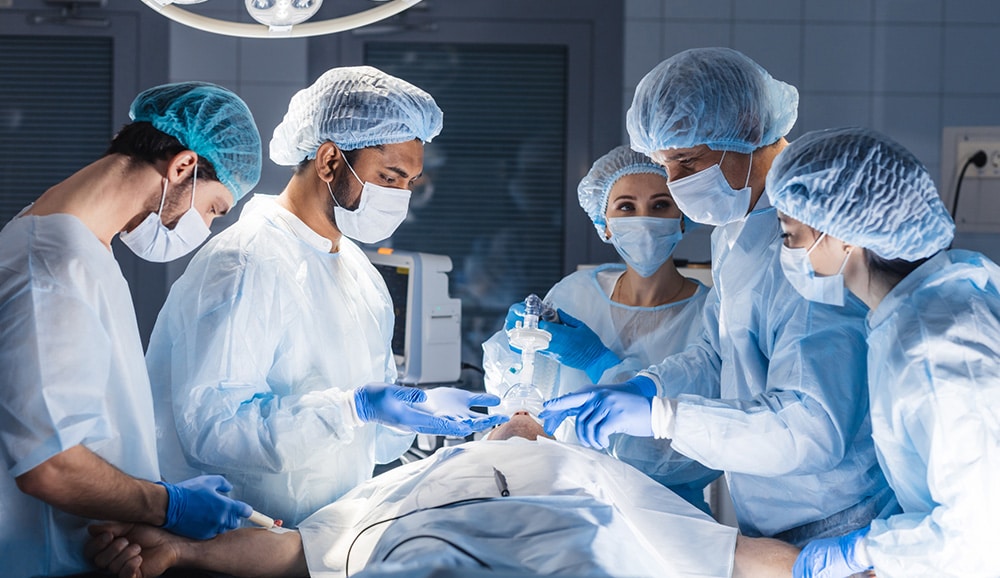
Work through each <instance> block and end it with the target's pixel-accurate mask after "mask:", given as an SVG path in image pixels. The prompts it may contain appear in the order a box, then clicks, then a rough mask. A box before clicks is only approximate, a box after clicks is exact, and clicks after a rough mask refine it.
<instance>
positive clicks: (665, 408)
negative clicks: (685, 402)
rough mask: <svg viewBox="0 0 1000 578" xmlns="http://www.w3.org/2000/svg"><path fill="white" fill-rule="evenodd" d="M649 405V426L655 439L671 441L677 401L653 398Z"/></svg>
mask: <svg viewBox="0 0 1000 578" xmlns="http://www.w3.org/2000/svg"><path fill="white" fill-rule="evenodd" d="M651 401H652V403H651V408H650V409H651V414H650V421H651V423H650V425H651V426H652V429H653V437H655V438H656V439H673V437H674V417H675V416H676V414H677V400H675V399H669V398H666V397H654V398H653V399H652V400H651Z"/></svg>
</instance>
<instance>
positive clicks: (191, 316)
mask: <svg viewBox="0 0 1000 578" xmlns="http://www.w3.org/2000/svg"><path fill="white" fill-rule="evenodd" d="M330 247H331V244H330V241H329V240H327V239H326V238H324V237H322V236H320V235H319V234H317V233H315V232H314V231H312V230H311V229H310V228H309V227H307V226H306V225H305V223H303V222H302V221H301V220H299V219H298V218H297V217H295V215H293V214H292V213H290V212H289V211H287V210H285V209H284V208H282V207H281V206H280V205H278V204H277V202H276V201H275V198H274V197H270V196H263V195H257V196H255V197H254V198H253V199H252V200H251V201H250V202H249V203H247V205H246V206H245V207H244V209H243V213H242V215H241V216H240V219H239V221H238V222H237V223H236V224H234V225H233V226H231V227H230V228H229V229H227V230H226V231H224V232H222V233H221V234H219V235H218V236H217V237H215V238H214V239H212V240H211V241H210V242H209V243H208V244H207V245H205V247H204V248H202V249H201V250H200V251H199V252H198V254H197V255H196V256H195V258H194V259H193V260H192V261H191V263H190V264H189V265H188V268H187V270H186V271H185V273H184V274H183V275H182V276H181V277H180V279H178V280H177V282H176V283H175V284H174V286H173V287H172V288H171V290H170V295H169V296H168V297H167V301H166V304H165V305H164V307H163V310H162V311H161V312H160V316H159V318H158V319H157V321H156V326H155V328H154V329H153V334H152V336H151V338H150V343H149V349H148V351H147V354H146V357H147V365H148V367H149V375H150V380H151V381H152V383H153V395H154V400H155V402H156V428H157V438H158V443H159V451H160V466H161V468H162V470H163V475H164V477H165V478H166V479H168V480H170V481H174V480H177V479H184V478H188V477H191V476H192V475H195V474H198V473H202V472H205V473H219V474H223V475H225V476H226V477H227V478H228V479H229V481H230V482H232V484H233V488H234V489H233V492H232V495H233V497H236V498H238V499H241V500H244V501H246V502H247V503H249V504H250V505H251V506H253V507H254V508H255V509H256V510H258V511H260V512H262V513H264V514H267V515H269V516H271V517H273V518H280V519H282V520H283V521H284V522H285V523H286V524H288V525H295V524H297V523H298V522H299V521H301V520H302V519H303V518H305V517H306V516H307V515H309V514H311V513H312V512H314V511H315V510H316V509H318V508H319V507H321V506H324V505H326V504H328V503H330V502H331V501H333V500H335V499H336V498H337V497H339V496H340V495H341V494H343V493H344V492H346V491H348V490H350V489H351V488H353V487H354V486H355V485H357V484H359V483H361V482H363V481H365V480H367V479H368V478H370V477H371V475H372V470H373V468H374V465H375V463H376V462H388V461H392V460H394V459H396V458H397V457H399V456H400V455H401V454H402V453H403V452H404V451H406V449H407V448H408V447H409V445H410V443H411V441H412V435H401V434H397V433H393V432H392V431H391V430H388V429H387V428H384V427H382V426H378V425H375V424H359V423H357V421H356V416H355V415H354V411H353V409H352V406H351V403H350V399H351V398H352V397H353V390H354V389H355V388H357V387H360V386H363V385H365V384H366V383H369V382H392V381H394V380H395V378H396V366H395V361H394V359H393V356H392V350H391V346H390V340H391V339H392V329H393V309H392V302H391V300H390V297H389V293H388V290H387V289H386V287H385V282H384V281H383V280H382V277H381V276H380V275H379V273H378V272H377V271H376V270H375V268H374V267H373V266H372V265H371V263H370V262H369V261H368V259H367V257H365V255H364V253H363V252H362V251H361V249H360V248H358V246H357V245H355V244H354V243H352V242H351V241H350V240H348V239H346V238H344V239H341V241H340V250H339V252H336V253H330V252H329V249H330Z"/></svg>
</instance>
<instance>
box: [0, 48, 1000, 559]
mask: <svg viewBox="0 0 1000 578" xmlns="http://www.w3.org/2000/svg"><path fill="white" fill-rule="evenodd" d="M797 107H798V93H797V91H796V90H795V88H794V87H792V86H790V85H787V84H785V83H782V82H780V81H778V80H776V79H774V78H773V77H771V75H770V74H768V73H767V71H765V70H764V69H763V68H761V67H760V66H759V65H757V64H756V63H755V62H753V61H752V60H750V59H749V58H747V57H746V56H744V55H742V54H740V53H739V52H736V51H734V50H730V49H722V48H709V49H694V50H688V51H685V52H682V53H680V54H677V55H675V56H673V57H671V58H669V59H667V60H666V61H664V62H663V63H661V64H660V65H659V66H657V67H656V68H654V69H653V70H652V71H651V72H650V73H649V74H647V75H646V77H645V78H644V79H643V80H642V81H641V82H640V84H639V86H638V87H637V89H636V93H635V96H634V100H633V102H632V106H631V108H630V109H629V111H628V116H627V128H628V132H629V136H630V141H631V142H630V145H631V147H630V148H631V149H632V150H628V149H627V148H624V147H619V148H617V149H615V150H613V151H611V152H610V153H608V154H607V155H605V156H604V157H602V158H601V159H599V160H598V161H597V162H595V164H594V167H593V168H592V169H591V171H590V173H588V175H587V177H586V178H585V179H584V180H583V182H581V184H580V187H579V189H578V192H579V199H580V204H581V206H582V207H583V208H584V209H585V210H586V211H587V213H588V215H589V216H590V218H591V219H592V221H593V222H594V225H595V228H596V229H597V232H598V234H599V235H600V236H601V238H602V240H604V241H605V242H609V243H611V244H612V245H613V246H614V247H615V249H616V250H617V251H618V253H619V255H620V256H621V257H622V259H623V261H624V262H625V264H624V266H620V265H608V266H603V267H599V268H597V269H596V270H592V271H585V272H580V273H575V274H573V275H570V276H569V277H567V278H566V279H564V280H563V281H561V282H560V283H559V284H557V285H556V286H555V287H553V288H552V290H551V291H550V293H549V294H548V295H547V297H546V299H547V300H549V301H550V302H551V303H553V304H554V305H555V306H556V307H558V308H559V312H558V313H559V319H558V320H554V321H542V322H541V323H540V326H541V327H542V328H543V329H546V330H547V331H549V332H550V333H551V334H552V342H551V343H550V346H549V350H548V351H547V352H543V354H542V358H543V359H544V360H545V361H543V362H542V363H545V364H548V365H549V369H548V371H547V372H546V371H541V372H539V373H538V375H539V376H546V375H547V376H548V377H546V378H544V379H543V378H541V377H540V380H539V384H538V385H539V386H540V387H541V388H543V389H545V393H546V397H548V398H550V399H549V401H547V402H546V404H545V409H544V410H543V411H542V412H541V413H540V414H539V415H538V418H539V419H541V420H543V423H544V425H545V429H546V430H547V431H548V432H550V433H557V435H558V436H559V437H560V439H564V440H568V441H576V442H577V443H582V444H584V445H588V446H591V447H594V448H599V449H606V450H607V451H608V452H609V453H611V455H614V456H616V457H618V458H620V459H622V460H623V461H626V462H628V463H630V464H632V465H634V466H636V467H637V468H638V469H640V470H641V471H643V472H644V473H647V474H648V475H650V476H651V477H652V478H653V479H655V480H656V481H658V482H660V483H661V484H663V485H665V486H667V487H670V488H672V489H674V490H675V491H678V493H680V494H681V495H682V496H684V497H685V498H686V499H688V500H689V501H692V502H693V503H696V504H698V502H699V501H700V498H699V496H698V494H699V493H700V491H701V489H702V488H703V487H704V485H705V484H707V483H708V482H709V481H711V479H712V478H713V477H714V476H715V475H717V472H718V471H721V472H724V475H725V479H726V483H727V485H728V487H729V490H730V493H731V495H732V497H733V501H734V506H735V508H736V513H737V518H738V522H739V525H740V531H741V532H742V533H743V534H744V535H747V536H765V537H774V538H778V539H781V540H784V541H787V542H790V543H792V544H795V545H796V546H799V547H804V549H803V550H802V552H801V554H800V555H799V558H798V560H797V561H796V563H795V567H794V569H793V574H794V575H795V576H824V577H837V576H847V575H850V574H853V573H856V572H862V571H865V570H868V569H871V568H874V570H875V572H876V573H877V575H879V576H882V575H885V576H915V575H929V574H934V575H941V574H945V575H948V574H962V575H972V576H997V575H1000V559H998V557H997V554H996V553H995V549H994V548H991V546H992V544H991V543H990V542H991V541H990V540H989V536H990V535H991V533H990V532H989V528H990V526H989V524H990V523H991V522H993V521H994V520H996V519H997V518H998V515H1000V497H997V496H996V495H995V494H996V493H995V492H993V491H991V490H992V489H993V487H994V486H995V485H996V482H995V480H992V479H991V475H992V474H993V473H994V472H995V471H996V466H997V463H998V460H1000V410H998V409H997V408H998V407H1000V384H997V383H996V382H995V381H989V380H990V378H993V379H994V380H995V377H996V376H997V375H998V373H1000V372H998V371H997V370H998V365H1000V364H998V357H997V352H996V351H994V350H993V344H995V343H997V342H998V341H1000V340H998V339H997V338H998V337H1000V331H998V329H1000V294H998V288H997V280H998V277H997V275H998V273H1000V271H998V269H997V267H996V265H995V264H993V263H992V262H991V261H989V259H987V258H986V257H984V256H982V255H979V254H976V253H971V252H967V251H947V250H946V249H947V248H948V247H949V245H950V243H951V240H952V237H953V230H954V225H953V223H952V221H951V219H950V217H949V215H948V213H947V211H946V210H945V209H944V207H943V205H942V203H941V201H940V199H939V197H938V195H937V192H936V190H935V188H934V186H933V184H932V183H931V181H930V178H929V177H928V175H927V173H926V171H925V170H924V169H923V167H922V165H920V163H919V162H918V161H917V160H916V159H915V158H914V157H913V156H912V155H911V154H910V153H908V152H907V151H906V150H905V149H903V148H902V147H900V146H899V145H898V144H896V143H894V142H892V141H890V140H889V139H887V138H886V137H884V136H881V135H878V134H877V133H873V132H871V131H868V130H863V129H843V130H834V131H824V132H817V133H809V134H807V135H805V136H803V137H801V138H800V139H798V140H796V141H794V142H792V143H788V142H787V141H786V139H785V136H786V135H787V134H788V132H789V131H790V130H791V128H792V126H793V124H794V123H795V120H796V116H797ZM130 116H131V118H132V119H133V121H134V122H133V123H131V124H129V125H127V126H126V127H125V128H123V129H122V130H121V131H120V132H119V134H118V135H116V137H115V139H114V141H113V142H112V145H111V147H110V148H109V150H108V152H107V153H106V155H105V156H104V157H102V158H101V159H99V160H98V161H95V162H94V163H92V164H91V165H88V166H87V167H85V168H83V169H81V170H80V171H79V172H78V173H76V174H74V175H72V176H71V177H70V178H68V179H67V180H66V181H63V182H61V183H59V184H57V185H55V186H54V187H52V188H51V189H49V190H48V191H46V192H45V193H44V194H43V195H42V196H41V197H39V199H38V200H37V201H36V202H35V203H34V204H32V205H31V206H29V207H28V208H26V209H25V210H24V211H23V212H22V213H21V214H20V215H19V216H18V217H17V218H15V219H14V220H12V221H11V222H10V223H9V224H8V225H7V226H6V227H5V228H4V229H3V231H2V232H0V272H2V277H0V359H2V360H3V361H2V365H0V392H2V393H0V415H2V416H3V419H2V422H0V448H2V452H3V456H4V459H5V461H6V464H7V468H8V472H9V475H6V476H3V478H2V481H0V504H2V512H3V513H4V515H5V518H6V520H5V522H6V523H5V526H4V529H3V530H0V537H2V549H3V552H2V554H3V556H2V557H3V558H4V560H5V561H12V562H10V563H11V564H12V568H13V569H12V570H11V571H12V572H13V575H15V576H21V575H23V576H31V575H58V574H66V573H71V572H79V571H82V570H85V569H86V568H87V567H88V563H87V561H86V560H84V559H83V549H82V543H83V541H84V540H85V539H86V526H87V525H88V524H89V523H90V522H91V521H92V520H95V519H98V520H100V519H109V520H121V521H135V522H144V523H147V524H152V525H159V526H163V527H164V528H166V529H168V530H170V531H173V532H176V533H179V534H182V535H185V536H189V537H196V538H209V537H211V536H214V535H215V534H217V533H220V532H224V531H226V530H228V529H231V528H233V527H235V526H237V525H239V524H240V523H241V521H242V518H246V517H248V516H249V515H250V513H251V505H252V506H253V507H256V508H258V509H261V510H265V509H268V510H270V511H271V512H272V513H275V515H276V516H278V517H282V516H284V517H286V518H287V519H288V521H289V523H290V524H295V523H297V522H298V521H299V520H301V519H302V518H303V517H304V516H306V515H308V514H309V513H311V511H312V510H313V509H316V507H318V505H325V504H326V503H328V502H329V501H331V500H333V499H336V498H337V497H338V496H339V495H342V494H344V493H345V492H347V491H348V490H350V489H351V488H352V487H353V486H355V485H357V484H359V483H361V482H362V481H364V480H366V479H367V478H369V477H370V476H371V473H372V468H373V466H374V464H375V463H378V462H385V461H391V460H393V459H395V458H396V457H397V456H398V455H399V454H400V453H402V452H403V451H404V450H405V449H406V447H407V446H408V445H409V443H410V441H411V438H412V435H413V433H414V432H427V433H441V434H450V435H468V434H470V433H472V432H474V431H482V430H484V429H487V428H489V427H492V426H493V425H496V424H497V423H500V422H502V421H503V420H504V419H505V417H504V416H502V415H492V416H486V415H483V414H479V413H475V412H473V411H471V410H470V407H471V406H474V405H475V406H493V405H497V404H498V403H499V402H500V400H499V397H498V395H502V393H503V390H504V389H505V387H507V385H509V383H508V378H509V375H507V374H505V371H506V369H507V368H509V367H511V366H512V364H513V361H512V359H513V358H514V357H516V352H513V351H511V348H510V346H509V344H508V343H507V341H506V334H505V332H503V331H501V332H498V334H497V335H495V336H494V337H493V338H491V339H490V340H489V341H488V342H487V343H486V344H484V365H485V367H486V369H487V387H488V389H489V390H490V391H491V392H492V393H495V394H497V395H491V394H480V395H476V394H471V393H468V392H465V391H463V390H458V389H451V388H437V389H432V390H427V391H421V390H417V389H414V388H406V387H399V386H395V385H393V384H392V383H393V381H394V380H395V366H394V364H393V362H392V355H391V350H390V347H389V343H390V339H391V331H392V329H391V328H392V309H391V306H390V303H389V298H388V294H387V292H386V289H385V286H384V284H383V283H382V282H381V279H380V278H379V277H378V274H377V273H376V272H375V271H374V269H373V268H372V267H371V265H370V264H368V263H367V261H366V260H365V258H364V255H363V254H362V253H361V252H360V250H359V249H358V247H357V245H356V244H354V241H361V242H376V241H379V240H382V239H385V238H387V237H388V236H390V235H391V234H392V232H393V231H394V229H395V228H396V227H397V226H398V225H399V224H400V222H401V221H402V219H403V218H404V217H405V214H406V210H407V202H408V198H409V193H408V191H409V188H410V186H411V185H412V182H413V180H414V179H415V178H416V177H417V176H419V174H420V172H421V170H422V159H423V146H422V145H423V143H425V142H429V141H430V140H431V139H432V138H434V136H436V135H437V134H438V132H439V131H440V130H441V125H442V114H441V111H440V109H438V107H437V105H436V104H435V103H434V101H433V98H431V96H430V95H428V94H426V93H425V92H423V91H422V90H420V89H419V88H417V87H414V86H412V85H410V84H408V83H406V82H404V81H402V80H400V79H397V78H394V77H391V76H389V75H386V74H384V73H382V72H380V71H378V70H376V69H373V68H369V67H351V68H338V69H333V70H331V71H329V72H328V73H326V74H325V75H323V76H322V77H320V79H319V80H317V81H316V82H315V83H314V84H313V85H312V86H310V87H309V88H307V89H305V90H303V91H301V92H299V93H298V94H296V95H295V96H294V97H293V98H292V100H291V102H290V103H289V109H288V113H287V114H286V115H285V118H284V119H283V121H282V123H281V124H280V125H279V126H278V128H276V129H275V131H274V136H273V138H272V140H271V142H270V150H269V153H270V157H271V159H272V160H273V161H274V162H276V163H277V164H280V165H287V166H294V167H295V168H294V173H293V175H292V178H291V180H290V181H289V183H288V185H287V186H286V188H285V190H284V191H282V192H281V194H279V195H277V196H274V197H267V196H263V195H257V196H255V198H254V199H252V200H251V201H250V202H248V203H247V205H246V207H245V208H244V211H243V213H242V215H241V217H240V220H239V222H238V223H237V224H236V225H234V226H233V227H230V228H229V229H228V230H227V231H225V232H224V233H222V234H220V235H219V236H217V237H216V238H214V239H213V240H212V241H210V242H209V243H208V244H207V245H206V246H205V247H204V248H203V249H202V250H201V251H199V253H198V254H197V255H196V256H195V258H194V260H192V262H191V264H190V266H189V267H188V269H187V271H186V272H185V274H184V275H183V276H182V277H181V279H179V280H178V282H177V283H176V284H175V285H174V287H173V288H172V289H171V292H170V296H169V297H168V299H167V303H166V305H165V306H164V309H163V311H162V312H161V314H160V317H159V318H158V320H157V323H156V327H155V329H154V333H153V337H152V339H151V341H150V347H149V351H148V352H147V354H146V363H144V362H143V354H142V349H141V344H140V341H139V337H138V331H137V329H136V324H135V316H134V311H133V310H132V307H131V301H130V298H129V293H128V287H127V285H126V283H125V280H124V279H123V278H122V276H121V273H120V271H119V269H118V266H117V263H116V262H115V260H114V257H113V255H112V254H111V252H110V243H111V240H112V238H113V237H114V236H115V235H116V234H117V235H119V237H120V238H121V240H122V241H123V242H124V243H125V244H126V245H127V246H128V247H129V248H131V249H132V250H133V251H135V252H136V253H137V254H138V255H140V256H141V257H144V258H147V259H149V260H154V261H167V260H171V259H175V258H177V257H179V256H181V255H184V254H186V253H188V252H190V251H191V250H193V249H194V248H196V247H197V246H198V245H199V244H201V243H202V242H203V241H204V240H205V238H207V237H208V233H209V230H208V223H210V222H211V219H212V218H214V217H215V216H218V215H220V214H224V213H225V212H226V211H228V210H229V209H230V208H231V207H232V206H233V205H234V204H235V203H236V202H237V201H239V199H240V198H241V197H242V196H243V195H245V194H246V193H247V192H249V190H251V189H252V188H253V187H254V186H255V185H256V183H257V180H258V179H259V174H260V165H261V145H260V138H259V135H258V133H257V130H256V128H255V125H254V122H253V118H252V116H251V115H250V111H249V110H248V109H247V107H246V105H245V104H244V103H243V102H242V101H241V100H240V99H239V97H237V96H236V95H234V94H232V93H231V92H229V91H227V90H225V89H222V88H220V87H217V86H214V85H209V84H205V83H180V84H174V85H166V86H161V87H156V88H153V89H150V90H148V91H146V92H144V93H142V94H140V95H139V96H138V97H137V98H136V100H135V101H134V102H133V105H132V108H131V111H130ZM199 176H200V177H201V180H200V181H199V180H198V177H199ZM198 193H200V194H198ZM765 193H766V194H765ZM692 222H696V223H702V224H707V225H714V226H715V230H714V231H713V233H712V276H713V288H712V289H711V290H706V289H705V288H704V287H703V286H701V285H699V284H698V283H696V282H694V281H692V280H688V279H685V278H684V277H683V276H681V275H680V273H679V272H678V271H677V269H676V267H675V266H674V263H673V260H672V259H671V258H670V256H671V253H672V251H673V249H674V247H675V246H676V244H677V242H678V241H679V240H680V238H681V236H682V235H683V232H684V230H685V229H687V228H688V227H691V226H693V223H692ZM352 240H353V241H352ZM845 288H846V289H847V290H848V291H845ZM523 315H524V310H523V308H522V307H519V306H517V305H515V306H512V307H511V310H510V312H509V314H508V321H507V323H508V325H511V324H513V323H514V322H516V320H517V319H519V318H520V317H521V316H523ZM147 364H148V371H147ZM545 379H547V380H548V381H547V383H546V382H544V380H545ZM869 400H870V402H869ZM154 415H155V418H154V417H153V416H154ZM154 419H155V429H154V426H153V424H154ZM157 450H158V451H159V460H157ZM161 477H162V479H161ZM227 480H228V481H227ZM230 491H232V497H228V496H226V495H225V494H227V493H228V492H230ZM248 504H249V505H248ZM699 505H702V506H703V504H699ZM119 547H120V548H122V549H123V552H127V551H128V549H130V548H133V549H134V548H137V546H134V545H127V544H119ZM130 553H131V555H133V556H134V555H136V553H137V552H135V551H131V552H130Z"/></svg>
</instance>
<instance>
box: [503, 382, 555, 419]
mask: <svg viewBox="0 0 1000 578" xmlns="http://www.w3.org/2000/svg"><path fill="white" fill-rule="evenodd" d="M544 403H545V398H543V397H542V392H541V391H539V390H538V388H537V387H535V386H533V385H531V384H527V383H517V384H514V385H512V386H511V387H510V389H508V390H507V392H506V393H504V394H503V397H502V398H501V399H500V410H501V412H502V413H504V414H506V415H513V414H514V413H515V412H517V411H521V410H524V411H526V412H528V413H529V414H531V417H535V418H537V417H538V414H539V413H541V411H542V405H543V404H544Z"/></svg>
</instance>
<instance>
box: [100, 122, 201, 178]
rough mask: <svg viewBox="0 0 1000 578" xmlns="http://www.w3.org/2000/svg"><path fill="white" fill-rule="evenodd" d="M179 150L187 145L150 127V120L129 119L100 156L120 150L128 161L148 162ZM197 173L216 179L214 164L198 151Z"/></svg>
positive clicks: (152, 162) (184, 148) (162, 158)
mask: <svg viewBox="0 0 1000 578" xmlns="http://www.w3.org/2000/svg"><path fill="white" fill-rule="evenodd" d="M183 150H188V148H187V147H186V146H184V145H183V144H181V141H179V140H177V139H176V138H174V137H172V136H170V135H169V134H167V133H165V132H162V131H160V130H158V129H156V128H154V127H153V125H152V124H150V123H148V122H133V123H131V124H127V125H125V126H123V127H122V129H121V130H120V131H118V134H116V135H115V137H114V138H113V139H112V140H111V144H110V145H108V150H106V151H104V156H108V155H114V154H120V155H125V156H127V157H128V158H129V159H131V160H132V162H136V163H140V162H141V163H146V164H150V165H151V164H154V163H156V161H162V160H166V159H169V158H170V157H172V156H174V155H176V154H178V153H180V152H181V151H183ZM198 177H199V178H207V179H211V180H213V181H217V180H219V177H218V175H216V174H215V167H213V166H212V163H210V162H208V161H207V160H206V159H205V157H203V156H201V155H198Z"/></svg>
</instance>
